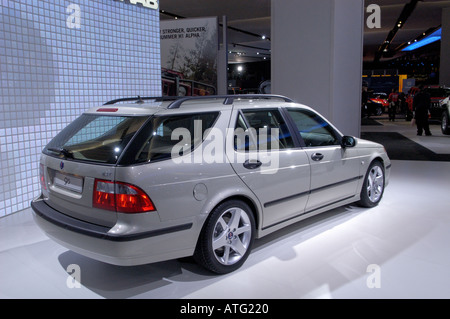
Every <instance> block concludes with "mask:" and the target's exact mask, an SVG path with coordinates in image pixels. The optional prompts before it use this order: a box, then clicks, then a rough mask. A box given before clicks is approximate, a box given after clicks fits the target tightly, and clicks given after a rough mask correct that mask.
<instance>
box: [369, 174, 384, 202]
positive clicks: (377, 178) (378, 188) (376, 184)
mask: <svg viewBox="0 0 450 319" xmlns="http://www.w3.org/2000/svg"><path fill="white" fill-rule="evenodd" d="M383 188H384V176H383V170H382V169H381V167H380V166H378V165H375V166H374V167H372V169H371V170H370V172H369V176H368V178H367V196H368V198H369V199H370V201H371V202H372V203H376V202H377V201H378V200H379V199H380V198H381V196H382V195H383Z"/></svg>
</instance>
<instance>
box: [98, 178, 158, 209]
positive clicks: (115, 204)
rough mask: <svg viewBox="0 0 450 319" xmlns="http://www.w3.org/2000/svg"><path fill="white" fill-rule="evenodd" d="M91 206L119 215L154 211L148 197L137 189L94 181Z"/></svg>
mask: <svg viewBox="0 0 450 319" xmlns="http://www.w3.org/2000/svg"><path fill="white" fill-rule="evenodd" d="M92 205H93V206H94V207H96V208H100V209H106V210H112V211H116V212H119V213H143V212H150V211H154V210H156V209H155V206H154V205H153V203H152V201H151V199H150V197H148V195H147V194H146V193H145V192H144V191H143V190H142V189H140V188H139V187H137V186H134V185H130V184H127V183H122V182H110V181H104V180H98V179H96V180H95V184H94V197H93V200H92Z"/></svg>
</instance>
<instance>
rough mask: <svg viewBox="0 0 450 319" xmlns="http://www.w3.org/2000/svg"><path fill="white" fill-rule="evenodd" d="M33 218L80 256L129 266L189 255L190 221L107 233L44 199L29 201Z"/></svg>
mask: <svg viewBox="0 0 450 319" xmlns="http://www.w3.org/2000/svg"><path fill="white" fill-rule="evenodd" d="M31 208H32V210H33V217H34V220H35V222H36V223H37V224H38V226H39V227H40V228H41V229H42V230H43V231H44V232H45V233H46V235H47V236H48V237H50V238H51V239H53V240H55V241H56V242H58V243H60V244H61V245H63V246H64V247H66V248H69V249H70V250H73V251H75V252H77V253H79V254H81V255H84V256H87V257H90V258H93V259H96V260H100V261H103V262H106V263H110V264H114V265H122V266H132V265H140V264H147V263H152V262H158V261H163V260H169V259H175V258H180V257H185V256H190V255H192V254H193V252H194V249H195V241H196V240H195V239H194V236H193V223H186V224H181V225H176V226H170V227H162V228H158V229H154V230H150V231H146V232H140V233H134V234H116V233H110V230H111V229H112V228H109V227H105V226H100V225H95V224H92V223H88V222H85V221H81V220H78V219H75V218H73V217H70V216H67V215H64V214H61V213H60V212H58V211H57V210H55V209H53V208H52V207H50V206H48V205H47V204H46V203H45V201H44V200H42V199H36V200H34V201H32V202H31Z"/></svg>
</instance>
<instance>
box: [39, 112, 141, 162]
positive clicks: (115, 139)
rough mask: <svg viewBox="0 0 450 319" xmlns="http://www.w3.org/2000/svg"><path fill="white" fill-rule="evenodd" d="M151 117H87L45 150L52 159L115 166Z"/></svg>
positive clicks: (67, 130)
mask: <svg viewBox="0 0 450 319" xmlns="http://www.w3.org/2000/svg"><path fill="white" fill-rule="evenodd" d="M147 119H148V116H138V117H136V116H108V115H94V114H83V115H81V116H80V117H78V118H77V119H76V120H75V121H73V122H72V123H71V124H70V125H68V126H67V127H66V128H65V129H64V130H62V131H61V132H60V133H59V134H58V135H57V136H56V137H55V138H54V139H53V140H51V141H50V143H49V144H48V145H47V146H46V147H45V148H44V151H43V152H44V153H45V154H47V155H51V156H58V157H65V158H69V159H74V160H80V161H88V162H98V163H104V164H115V163H117V160H118V159H119V157H120V155H121V154H122V152H123V150H124V148H125V147H126V146H127V144H128V143H129V142H130V140H131V138H132V137H133V136H134V135H135V134H136V132H137V131H138V130H139V129H140V128H141V127H142V125H143V124H144V123H145V121H146V120H147Z"/></svg>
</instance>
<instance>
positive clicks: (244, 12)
mask: <svg viewBox="0 0 450 319" xmlns="http://www.w3.org/2000/svg"><path fill="white" fill-rule="evenodd" d="M370 4H376V5H379V6H380V9H381V11H380V15H381V28H374V29H370V28H368V27H367V26H365V29H364V61H365V62H369V61H370V62H372V61H374V59H378V60H381V61H383V60H386V59H391V58H393V57H398V56H399V52H397V51H396V50H395V49H396V48H398V47H399V46H400V45H402V44H405V43H407V42H408V41H413V40H414V39H415V38H417V37H418V36H421V35H422V34H423V33H424V32H429V31H430V30H431V29H434V28H436V27H438V26H440V24H441V12H442V8H445V7H450V1H447V0H423V1H416V0H403V1H402V0H365V8H366V7H367V6H368V5H370ZM405 6H406V7H405ZM408 6H409V7H408ZM270 7H271V0H246V1H243V0H226V1H211V0H189V1H187V2H186V1H181V0H160V10H163V11H161V19H162V20H164V19H174V17H175V16H178V17H185V18H198V17H211V16H218V17H219V22H221V21H222V16H224V15H225V16H226V17H227V20H228V27H229V29H228V49H229V51H230V52H231V54H229V63H244V62H256V61H263V60H264V57H265V58H266V59H270V30H271V22H270V15H271V9H270ZM407 9H411V10H407ZM369 15H370V13H367V12H365V14H364V17H365V19H367V18H368V17H369ZM405 16H406V17H407V20H406V22H404V24H402V26H401V28H396V25H397V23H398V21H399V19H401V18H404V17H405ZM263 35H264V36H266V37H267V38H266V39H265V40H263V39H262V36H263ZM386 39H389V40H390V42H389V46H387V47H381V46H382V45H383V44H384V43H385V42H386ZM380 47H381V49H380ZM379 50H380V55H379V56H377V51H379ZM383 52H384V53H383ZM381 53H383V54H382V55H381Z"/></svg>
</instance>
